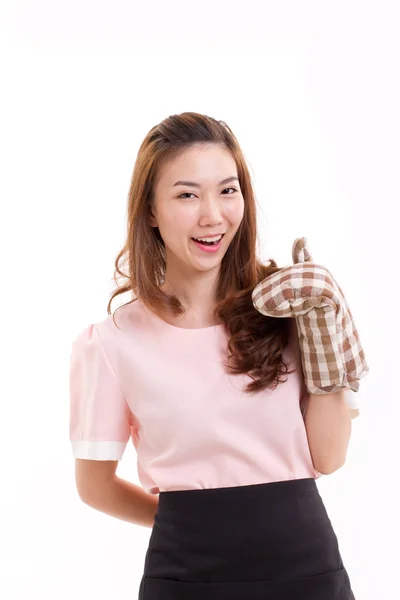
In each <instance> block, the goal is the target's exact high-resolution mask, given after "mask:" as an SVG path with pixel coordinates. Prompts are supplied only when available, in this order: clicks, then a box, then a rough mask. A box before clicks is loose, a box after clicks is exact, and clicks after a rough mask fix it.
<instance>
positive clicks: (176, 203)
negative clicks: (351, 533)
mask: <svg viewBox="0 0 400 600" xmlns="http://www.w3.org/2000/svg"><path fill="white" fill-rule="evenodd" d="M256 241H257V231H256V204H255V197H254V191H253V189H252V184H251V178H250V175H249V171H248V168H247V166H246V162H245V159H244V156H243V154H242V152H241V150H240V147H239V144H238V142H237V140H236V138H235V136H234V135H233V133H232V131H231V130H230V128H229V127H228V126H227V125H226V123H224V122H222V121H216V120H215V119H213V118H211V117H208V116H205V115H201V114H198V113H192V112H188V113H183V114H180V115H173V116H170V117H168V118H167V119H165V120H164V121H163V122H162V123H160V124H159V125H157V126H156V127H154V128H153V129H152V130H151V131H150V132H149V133H148V135H147V136H146V138H145V140H144V141H143V143H142V145H141V147H140V150H139V154H138V157H137V160H136V164H135V167H134V171H133V176H132V182H131V187H130V191H129V201H128V232H127V240H126V243H125V245H124V248H123V249H122V250H121V252H120V253H119V255H118V257H117V259H116V265H115V266H116V272H117V273H119V274H120V275H125V277H126V282H125V283H124V284H123V285H121V286H120V287H119V288H117V290H116V291H114V293H113V294H112V296H111V299H110V301H109V304H108V307H107V312H108V315H109V316H108V317H107V318H106V319H104V320H103V321H100V322H98V323H96V324H91V325H89V326H88V327H87V328H86V329H85V330H84V331H82V332H81V333H80V334H79V336H78V337H77V338H76V339H75V341H74V343H73V349H72V355H71V421H70V440H71V443H72V448H73V452H74V456H75V459H76V482H77V488H78V491H79V495H80V497H81V498H82V500H83V501H85V502H86V503H87V504H89V505H90V506H93V507H94V508H96V509H98V510H102V511H103V512H106V513H108V514H110V515H113V516H115V517H117V518H120V519H125V520H127V521H130V522H133V523H137V524H140V525H144V526H149V527H151V528H152V533H151V537H150V541H149V547H148V549H147V553H146V556H145V560H144V571H143V576H142V580H141V584H140V590H139V600H159V599H160V600H161V599H162V600H194V599H200V598H201V599H203V598H204V599H207V600H217V599H218V600H222V599H224V598H229V600H235V599H237V600H239V599H240V600H242V599H243V600H252V599H256V598H257V599H263V600H272V599H273V600H294V599H296V600H298V599H299V598H301V599H302V598H304V599H307V600H314V599H315V600H316V599H318V600H333V599H339V598H340V599H341V600H350V599H354V595H353V593H352V591H351V587H350V581H349V577H348V574H347V571H346V569H345V567H344V565H343V562H342V559H341V555H340V551H339V546H338V541H337V537H336V534H335V532H334V530H333V528H332V524H331V522H330V519H329V517H328V515H327V512H326V510H325V507H324V504H323V501H322V498H321V496H320V495H319V492H318V489H317V486H316V483H315V480H316V479H317V478H318V477H320V476H321V473H325V474H328V473H330V472H332V469H330V468H329V467H328V466H327V465H324V464H323V463H322V462H321V463H318V464H314V462H313V458H312V456H311V453H310V448H309V445H308V442H307V431H306V427H305V421H304V415H305V410H306V408H307V401H308V398H309V395H308V393H307V390H306V388H305V385H304V379H303V377H302V371H301V362H300V357H299V346H298V341H297V338H296V329H295V327H293V320H292V319H273V318H269V317H266V316H263V315H262V314H260V313H259V312H258V311H257V310H256V309H255V308H254V306H253V303H252V300H251V293H252V290H253V289H254V287H255V286H256V285H257V284H258V283H259V282H260V281H261V280H262V279H264V278H265V277H267V276H269V275H271V274H272V273H274V272H276V271H278V270H279V269H278V267H277V264H276V262H275V261H273V260H272V261H270V264H269V265H268V266H266V265H263V264H262V263H261V262H260V261H259V260H258V259H257V257H256ZM124 261H125V262H126V265H127V273H124V271H123V269H122V267H121V263H122V262H124ZM127 291H129V292H131V291H132V292H133V293H134V294H135V296H136V298H134V299H133V300H132V301H131V302H128V303H127V304H125V305H122V306H120V307H119V308H118V310H117V311H116V313H118V315H117V316H118V319H117V321H118V323H117V322H116V319H115V318H114V316H115V315H111V312H110V304H111V301H112V300H113V298H114V297H116V296H117V295H118V294H121V293H123V292H127ZM289 367H290V369H289ZM280 375H286V377H285V378H283V379H281V378H280ZM130 438H131V439H132V442H133V444H134V446H135V449H136V452H137V456H138V475H139V478H140V481H141V483H142V486H143V488H144V489H142V488H140V487H139V486H134V485H133V484H131V483H129V482H127V481H123V480H122V479H120V478H118V477H117V476H116V474H115V472H116V468H117V465H118V461H119V460H121V458H122V455H123V452H124V449H125V447H126V444H127V442H128V440H129V439H130ZM317 467H318V470H317Z"/></svg>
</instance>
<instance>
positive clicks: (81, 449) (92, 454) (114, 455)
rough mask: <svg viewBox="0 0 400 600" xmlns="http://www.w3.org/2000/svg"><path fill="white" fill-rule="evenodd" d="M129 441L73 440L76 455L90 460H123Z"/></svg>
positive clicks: (73, 450)
mask: <svg viewBox="0 0 400 600" xmlns="http://www.w3.org/2000/svg"><path fill="white" fill-rule="evenodd" d="M127 443H128V442H91V441H85V440H71V446H72V453H73V455H74V457H75V458H86V459H89V460H121V458H122V455H123V453H124V451H125V448H126V445H127Z"/></svg>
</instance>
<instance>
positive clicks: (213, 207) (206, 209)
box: [200, 194, 222, 225]
mask: <svg viewBox="0 0 400 600" xmlns="http://www.w3.org/2000/svg"><path fill="white" fill-rule="evenodd" d="M221 213H222V205H221V200H220V199H219V198H216V197H215V196H214V195H213V194H210V195H209V196H207V197H206V198H204V200H203V201H202V202H201V203H200V220H201V224H202V225H206V224H210V225H217V224H218V223H221V221H222V214H221Z"/></svg>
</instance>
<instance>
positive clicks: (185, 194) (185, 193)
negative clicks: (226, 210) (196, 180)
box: [178, 188, 237, 198]
mask: <svg viewBox="0 0 400 600" xmlns="http://www.w3.org/2000/svg"><path fill="white" fill-rule="evenodd" d="M225 190H233V193H235V192H237V189H236V188H225V189H223V190H222V191H223V192H224V191H225ZM187 195H189V196H193V195H194V194H192V192H184V193H183V194H180V195H179V196H178V198H182V196H187ZM224 195H225V196H226V195H228V196H231V194H224Z"/></svg>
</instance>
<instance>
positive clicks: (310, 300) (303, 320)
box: [252, 237, 369, 394]
mask: <svg viewBox="0 0 400 600" xmlns="http://www.w3.org/2000/svg"><path fill="white" fill-rule="evenodd" d="M292 258H293V263H294V264H293V265H291V266H289V267H285V268H283V269H281V270H280V271H278V272H277V273H274V274H273V275H270V276H269V277H267V278H266V279H264V280H263V281H261V283H259V284H258V285H257V286H256V287H255V288H254V290H253V294H252V300H253V304H254V307H255V308H256V309H257V310H258V311H259V312H260V313H262V314H263V315H266V316H270V317H279V318H281V317H294V318H295V320H296V325H297V334H298V339H299V345H300V351H301V361H302V368H303V374H304V383H305V385H306V388H307V390H308V391H309V392H310V393H311V394H329V393H335V392H338V391H340V390H342V389H344V388H348V389H351V390H353V391H354V392H357V391H358V389H359V380H360V379H362V378H363V377H365V375H366V374H367V373H368V372H369V366H368V364H367V362H366V359H365V354H364V350H363V348H362V347H361V343H360V338H359V335H358V331H357V329H356V326H355V324H354V319H353V315H352V313H351V311H350V308H349V306H348V304H347V301H346V298H345V297H344V294H343V292H342V289H341V288H340V286H339V284H338V283H337V282H336V281H335V279H334V278H333V276H332V274H331V273H330V271H328V269H326V268H325V267H323V266H321V265H317V264H315V263H313V262H312V257H311V254H310V252H309V250H308V247H307V239H306V238H304V237H302V238H296V240H295V241H294V244H293V248H292Z"/></svg>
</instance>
